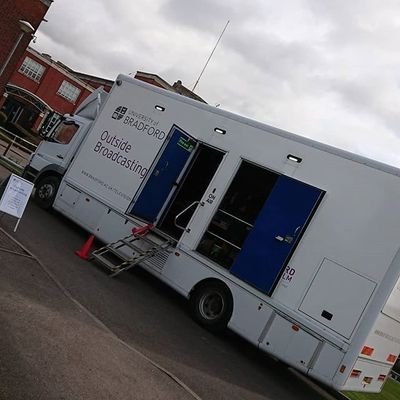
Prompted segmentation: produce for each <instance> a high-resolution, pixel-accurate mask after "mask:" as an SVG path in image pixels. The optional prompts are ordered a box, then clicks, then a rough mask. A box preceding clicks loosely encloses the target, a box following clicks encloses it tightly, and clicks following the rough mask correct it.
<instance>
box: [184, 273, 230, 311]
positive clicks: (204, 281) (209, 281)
mask: <svg viewBox="0 0 400 400" xmlns="http://www.w3.org/2000/svg"><path fill="white" fill-rule="evenodd" d="M211 284H216V285H221V286H224V287H225V289H226V290H227V293H229V295H230V300H231V303H232V308H233V305H234V300H233V294H232V290H231V288H230V287H229V285H227V284H226V283H225V282H224V281H223V280H221V279H218V278H205V279H202V280H201V281H199V282H197V283H196V284H195V285H194V286H193V287H192V289H191V290H190V291H189V293H188V299H189V300H190V298H191V297H192V295H193V293H195V292H196V290H197V289H199V288H201V287H205V286H208V285H211Z"/></svg>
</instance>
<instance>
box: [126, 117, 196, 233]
mask: <svg viewBox="0 0 400 400" xmlns="http://www.w3.org/2000/svg"><path fill="white" fill-rule="evenodd" d="M176 130H178V131H180V132H181V133H182V134H183V135H186V136H188V137H189V138H190V139H191V140H193V141H195V142H196V145H195V147H194V149H193V151H192V152H191V154H190V156H189V157H188V159H187V161H186V163H185V165H184V167H183V168H182V170H181V172H180V174H179V175H178V177H177V179H176V184H175V185H173V187H172V189H171V191H170V192H169V194H168V196H167V198H166V200H165V202H164V204H163V206H162V207H161V209H160V211H159V213H158V214H157V217H156V219H155V221H154V225H155V226H156V227H157V224H158V223H159V221H160V220H161V217H162V215H163V213H164V211H165V209H166V208H167V207H169V204H170V202H171V198H172V197H173V195H174V193H175V192H176V189H177V188H178V186H179V184H180V183H181V179H182V177H183V176H184V175H185V173H186V170H187V168H188V167H189V165H190V164H191V161H192V159H193V157H194V156H195V154H196V152H197V150H198V148H199V143H200V142H199V140H198V139H197V138H195V137H194V136H193V135H191V134H189V133H187V132H186V131H185V130H184V129H182V128H180V127H179V126H178V125H176V124H173V125H172V127H171V129H170V130H169V132H168V135H167V137H166V139H165V140H164V143H163V144H162V146H161V148H160V150H159V151H158V153H157V155H156V157H155V158H154V160H153V162H152V164H151V166H150V168H149V170H148V171H147V174H146V176H145V178H144V179H143V182H142V183H141V184H140V186H139V189H138V190H137V191H136V193H135V195H134V196H133V199H132V201H131V203H130V204H129V206H128V208H127V210H126V211H125V214H127V215H130V216H131V217H134V218H136V219H138V220H140V221H144V222H148V221H146V220H145V219H144V218H142V217H140V216H137V215H135V214H132V210H133V208H134V207H135V203H136V201H137V200H138V198H139V197H140V195H141V193H142V191H143V190H144V188H145V187H146V185H147V183H148V181H149V180H150V178H151V176H152V174H153V171H154V169H155V167H156V165H157V163H158V161H159V160H160V158H161V157H162V155H163V153H164V150H165V149H166V147H167V146H168V144H169V142H170V140H171V138H172V135H173V134H174V133H175V131H176Z"/></svg>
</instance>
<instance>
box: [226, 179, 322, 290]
mask: <svg viewBox="0 0 400 400" xmlns="http://www.w3.org/2000/svg"><path fill="white" fill-rule="evenodd" d="M323 193H324V192H323V191H321V190H320V189H317V188H315V187H313V186H309V185H307V184H305V183H303V182H299V181H296V180H294V179H291V178H288V177H286V176H280V177H279V178H278V180H277V181H276V183H275V185H274V187H273V190H272V192H271V193H270V195H269V196H268V199H267V201H266V202H265V204H264V206H263V208H262V209H261V212H260V214H259V215H258V217H257V220H256V222H255V224H254V227H253V229H252V230H251V231H250V233H249V235H248V236H247V238H246V240H245V242H244V244H243V247H242V249H241V251H240V253H239V254H238V256H237V257H236V259H235V262H234V264H233V265H232V268H231V273H232V274H234V275H236V276H237V277H238V278H240V279H242V280H243V281H245V282H247V283H249V284H250V285H252V286H254V287H256V288H257V289H259V290H260V291H262V292H264V293H271V291H272V289H273V287H274V285H275V283H276V281H277V280H278V279H279V277H280V274H281V271H282V269H283V268H284V267H285V265H286V262H287V261H288V260H289V257H290V256H291V253H292V251H293V250H294V247H295V246H296V243H297V242H298V240H299V238H300V236H301V234H302V232H303V231H304V229H305V227H306V225H307V223H308V221H309V219H310V218H311V215H312V214H313V211H314V209H315V207H316V206H317V204H318V202H319V200H320V198H321V197H322V194H323Z"/></svg>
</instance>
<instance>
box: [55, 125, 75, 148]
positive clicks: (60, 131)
mask: <svg viewBox="0 0 400 400" xmlns="http://www.w3.org/2000/svg"><path fill="white" fill-rule="evenodd" d="M78 129H79V125H77V124H76V123H75V122H72V121H65V122H63V123H61V124H60V125H59V126H58V127H57V128H56V130H55V132H54V136H53V140H54V141H55V142H57V143H61V144H68V143H69V142H71V140H72V138H73V137H74V136H75V133H76V131H77V130H78Z"/></svg>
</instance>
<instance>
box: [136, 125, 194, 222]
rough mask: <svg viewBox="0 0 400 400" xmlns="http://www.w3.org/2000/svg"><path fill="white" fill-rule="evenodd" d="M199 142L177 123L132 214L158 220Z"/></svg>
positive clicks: (147, 219)
mask: <svg viewBox="0 0 400 400" xmlns="http://www.w3.org/2000/svg"><path fill="white" fill-rule="evenodd" d="M195 145H196V141H195V140H194V139H193V138H191V137H190V136H189V135H188V134H186V133H185V132H183V131H182V130H181V129H179V128H178V127H176V126H174V127H173V128H172V130H171V133H170V138H169V140H168V142H167V143H166V145H165V146H164V147H163V148H162V150H161V154H160V155H159V157H158V161H156V164H155V165H154V166H153V168H152V170H151V172H150V176H149V178H148V179H147V180H146V182H145V183H144V187H143V188H142V190H141V191H140V193H139V195H138V197H137V198H136V199H135V200H134V202H133V207H132V208H131V210H130V212H129V214H131V215H133V216H136V217H139V218H142V219H144V220H146V221H149V222H154V221H156V219H157V216H158V215H159V213H160V211H161V210H162V209H163V207H164V205H165V203H166V201H167V200H168V198H169V197H170V195H171V194H172V192H173V191H174V189H175V188H176V186H177V185H178V178H179V177H180V176H181V175H182V174H183V171H184V170H185V168H186V166H187V165H188V163H189V159H190V157H191V155H192V153H193V150H194V148H195Z"/></svg>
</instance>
